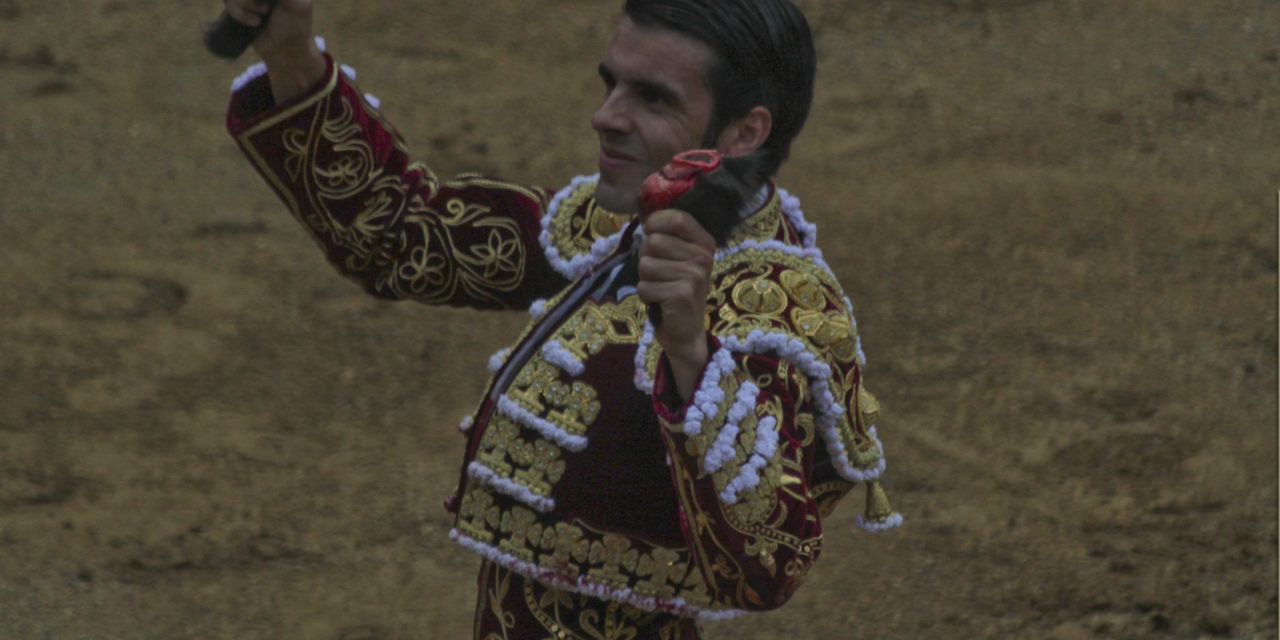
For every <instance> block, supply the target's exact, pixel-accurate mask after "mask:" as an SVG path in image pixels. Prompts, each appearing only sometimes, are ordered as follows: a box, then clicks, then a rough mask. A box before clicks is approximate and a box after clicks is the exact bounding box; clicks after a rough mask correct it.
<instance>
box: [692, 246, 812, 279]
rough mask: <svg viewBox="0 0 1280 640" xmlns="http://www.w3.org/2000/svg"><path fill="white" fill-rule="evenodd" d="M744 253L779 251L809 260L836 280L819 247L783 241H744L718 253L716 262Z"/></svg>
mask: <svg viewBox="0 0 1280 640" xmlns="http://www.w3.org/2000/svg"><path fill="white" fill-rule="evenodd" d="M743 251H779V252H782V253H785V254H787V255H790V256H794V257H796V258H800V259H801V260H808V261H809V262H812V263H813V264H815V265H817V266H818V267H820V268H821V269H822V270H823V271H826V272H827V273H828V274H830V275H831V279H832V280H833V281H834V280H835V278H836V277H835V274H834V273H832V271H831V267H830V266H828V265H827V261H826V260H824V259H823V258H822V250H821V249H819V248H817V247H797V246H795V245H793V244H787V243H785V242H783V241H781V240H743V241H742V242H740V243H738V244H735V245H733V246H730V247H725V248H723V249H721V250H719V251H717V252H716V255H715V261H716V262H720V261H721V260H724V259H726V258H728V257H730V256H734V255H737V254H739V253H742V252H743Z"/></svg>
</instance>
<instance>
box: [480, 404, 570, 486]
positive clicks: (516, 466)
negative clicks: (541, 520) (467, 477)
mask: <svg viewBox="0 0 1280 640" xmlns="http://www.w3.org/2000/svg"><path fill="white" fill-rule="evenodd" d="M520 435H521V429H520V427H519V426H518V425H517V424H516V423H515V422H514V421H512V420H511V419H510V418H508V417H507V416H505V415H502V414H495V415H494V416H493V418H492V419H491V420H490V422H489V425H488V426H487V427H486V428H485V431H484V435H482V436H481V437H480V447H479V449H478V450H477V451H476V461H477V462H479V463H480V464H483V465H485V466H486V467H489V468H490V469H492V470H493V471H494V472H495V473H497V474H498V475H499V476H502V477H505V478H509V479H511V480H514V481H516V482H518V483H519V484H521V485H523V486H524V487H525V488H527V489H529V490H530V491H532V492H533V493H534V494H537V495H539V496H543V497H547V496H550V495H551V487H552V485H554V484H555V483H556V482H559V480H560V477H561V476H562V475H564V470H565V463H564V461H563V460H561V459H560V455H561V450H560V447H558V446H556V445H555V444H553V443H551V442H548V441H547V440H544V439H542V438H538V437H533V438H532V439H531V440H526V439H524V438H521V437H520Z"/></svg>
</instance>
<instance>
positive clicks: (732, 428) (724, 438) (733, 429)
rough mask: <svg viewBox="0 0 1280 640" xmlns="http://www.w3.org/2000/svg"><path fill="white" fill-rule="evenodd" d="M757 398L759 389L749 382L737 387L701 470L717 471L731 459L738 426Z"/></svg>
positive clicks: (752, 407) (753, 406)
mask: <svg viewBox="0 0 1280 640" xmlns="http://www.w3.org/2000/svg"><path fill="white" fill-rule="evenodd" d="M759 396H760V387H757V386H756V385H755V383H754V382H751V381H750V380H744V381H743V382H742V385H741V386H739V387H738V392H737V393H736V394H734V401H733V406H731V407H729V413H728V415H726V416H725V420H724V426H723V427H721V428H720V433H717V434H716V439H715V441H713V442H712V443H711V446H710V447H708V448H707V455H706V456H705V457H704V458H703V459H702V468H703V469H706V471H707V473H715V472H717V471H719V470H720V467H722V466H724V463H726V462H728V461H729V460H731V459H733V454H734V449H733V442H734V441H735V440H737V439H738V424H739V423H741V422H742V419H743V418H745V417H747V414H748V413H751V411H752V410H753V409H755V406H756V398H758V397H759Z"/></svg>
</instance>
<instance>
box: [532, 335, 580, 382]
mask: <svg viewBox="0 0 1280 640" xmlns="http://www.w3.org/2000/svg"><path fill="white" fill-rule="evenodd" d="M542 358H543V359H544V360H546V361H547V362H549V363H551V364H553V365H555V366H557V367H559V368H560V369H562V370H564V372H565V373H568V374H569V375H570V376H574V377H577V376H580V375H582V371H583V369H585V368H586V366H585V365H583V364H582V361H581V360H578V357H577V356H575V355H573V353H572V352H570V351H569V350H568V349H566V348H564V345H562V344H560V341H559V340H556V339H555V338H552V339H550V340H548V341H546V343H544V344H543V345H542Z"/></svg>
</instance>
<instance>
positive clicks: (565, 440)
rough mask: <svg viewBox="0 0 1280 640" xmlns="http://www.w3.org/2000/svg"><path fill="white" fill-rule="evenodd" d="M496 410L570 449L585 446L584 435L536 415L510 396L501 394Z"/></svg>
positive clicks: (573, 449) (583, 447) (574, 449)
mask: <svg viewBox="0 0 1280 640" xmlns="http://www.w3.org/2000/svg"><path fill="white" fill-rule="evenodd" d="M498 412H499V413H501V414H502V415H505V416H507V417H508V418H511V419H512V420H515V421H516V422H518V423H520V424H522V425H524V426H526V427H529V428H530V429H533V430H534V431H537V432H538V433H541V434H542V435H543V437H545V438H547V439H548V440H550V441H552V442H554V443H556V444H558V445H560V446H562V447H564V448H566V449H568V450H570V451H582V450H583V449H585V448H587V438H586V437H585V436H575V435H573V434H571V433H569V432H568V431H565V430H564V429H561V428H560V427H558V426H556V425H555V424H554V423H552V422H550V421H548V420H544V419H543V418H540V417H538V416H537V415H535V414H534V413H533V412H532V411H529V410H528V409H525V408H524V407H522V406H520V403H518V402H516V401H515V400H513V399H511V397H510V396H507V395H502V396H499V397H498Z"/></svg>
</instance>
